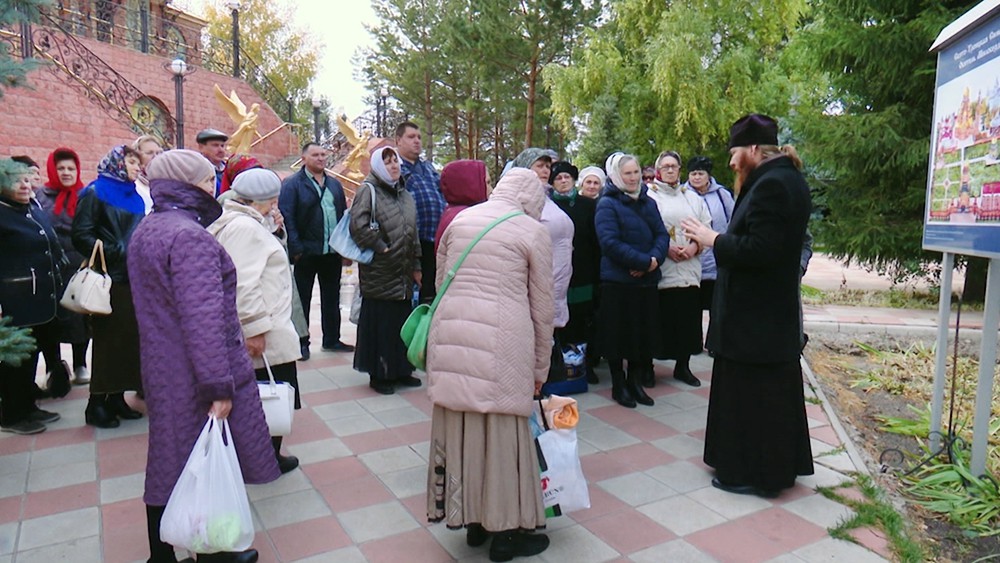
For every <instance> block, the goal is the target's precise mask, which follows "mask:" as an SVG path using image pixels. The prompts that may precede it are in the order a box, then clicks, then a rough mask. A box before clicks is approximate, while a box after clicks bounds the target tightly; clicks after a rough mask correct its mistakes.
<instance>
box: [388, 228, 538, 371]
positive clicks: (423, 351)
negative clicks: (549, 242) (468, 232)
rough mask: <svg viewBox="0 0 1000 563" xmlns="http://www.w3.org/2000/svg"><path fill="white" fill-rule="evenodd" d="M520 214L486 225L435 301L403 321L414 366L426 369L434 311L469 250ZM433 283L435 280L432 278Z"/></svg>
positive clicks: (408, 356) (402, 333) (402, 335)
mask: <svg viewBox="0 0 1000 563" xmlns="http://www.w3.org/2000/svg"><path fill="white" fill-rule="evenodd" d="M518 215H524V212H523V211H511V212H510V213H508V214H506V215H503V216H502V217H498V218H497V219H495V220H494V221H493V222H492V223H490V224H489V225H487V226H486V228H485V229H483V231H482V232H481V233H479V234H478V235H476V238H474V239H472V242H470V243H469V246H467V247H465V250H464V251H462V255H461V256H459V257H458V261H457V262H455V265H454V266H452V267H451V269H450V270H448V275H446V276H445V278H444V283H442V284H441V288H440V289H438V292H437V296H436V297H434V301H432V302H431V304H430V305H428V304H426V303H424V304H422V305H419V306H417V308H416V309H414V310H413V312H411V313H410V316H409V317H407V318H406V322H405V323H403V328H402V329H400V331H399V337H400V338H402V339H403V344H404V345H406V359H408V360H410V363H411V364H413V367H415V368H417V369H424V367H425V365H426V362H427V336H428V334H429V333H430V330H431V319H432V318H433V317H434V311H436V310H437V307H438V303H440V302H441V297H443V296H444V293H445V292H446V291H448V286H449V285H451V280H452V279H454V278H455V273H456V272H457V271H458V268H459V267H460V266H461V265H462V262H465V258H466V257H467V256H468V255H469V251H471V250H472V247H473V246H476V243H477V242H479V241H480V240H482V238H483V236H485V235H486V233H488V232H490V230H492V229H493V227H496V226H497V225H499V224H500V223H503V222H504V221H506V220H507V219H510V218H511V217H516V216H518ZM431 283H433V280H431Z"/></svg>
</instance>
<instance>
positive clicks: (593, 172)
mask: <svg viewBox="0 0 1000 563" xmlns="http://www.w3.org/2000/svg"><path fill="white" fill-rule="evenodd" d="M587 176H597V179H598V180H600V181H601V185H602V186H603V185H604V182H607V181H608V176H607V175H606V174H605V173H604V171H603V170H601V169H600V168H599V167H597V166H588V167H586V168H584V169H583V170H581V171H580V177H579V178H577V180H576V188H577V189H578V190H579V189H580V188H582V187H583V181H584V180H586V179H587Z"/></svg>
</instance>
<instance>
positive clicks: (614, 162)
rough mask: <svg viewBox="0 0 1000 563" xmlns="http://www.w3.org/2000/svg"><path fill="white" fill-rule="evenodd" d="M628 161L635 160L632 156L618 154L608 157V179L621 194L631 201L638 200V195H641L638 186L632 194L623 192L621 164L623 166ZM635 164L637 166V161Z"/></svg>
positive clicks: (640, 187)
mask: <svg viewBox="0 0 1000 563" xmlns="http://www.w3.org/2000/svg"><path fill="white" fill-rule="evenodd" d="M629 160H636V158H635V157H634V156H632V155H628V154H624V153H620V152H616V153H614V154H612V155H611V156H609V157H608V160H607V166H608V178H609V179H610V180H611V183H612V184H614V186H615V187H616V188H618V189H619V190H621V192H622V193H623V194H625V195H627V196H629V197H630V198H632V199H638V198H639V195H640V193H642V186H641V185H640V186H639V189H637V190H636V191H635V192H634V193H631V192H627V191H625V181H624V180H622V164H624V163H625V162H627V161H629ZM636 163H637V164H638V161H637V160H636Z"/></svg>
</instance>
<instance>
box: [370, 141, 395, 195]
mask: <svg viewBox="0 0 1000 563" xmlns="http://www.w3.org/2000/svg"><path fill="white" fill-rule="evenodd" d="M387 150H390V151H392V152H393V153H395V154H396V162H402V160H401V159H400V156H399V151H397V150H396V149H395V148H393V147H380V148H377V149H375V152H373V153H372V161H371V165H372V174H375V177H376V178H378V179H379V180H382V181H383V182H385V185H387V186H395V185H396V182H398V181H399V179H398V178H397V179H395V180H393V179H392V176H390V175H389V169H388V168H386V167H385V162H384V161H383V160H382V153H383V152H385V151H387Z"/></svg>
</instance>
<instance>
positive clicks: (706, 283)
mask: <svg viewBox="0 0 1000 563" xmlns="http://www.w3.org/2000/svg"><path fill="white" fill-rule="evenodd" d="M700 294H701V310H702V311H711V310H712V296H713V295H715V280H701V291H700Z"/></svg>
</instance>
